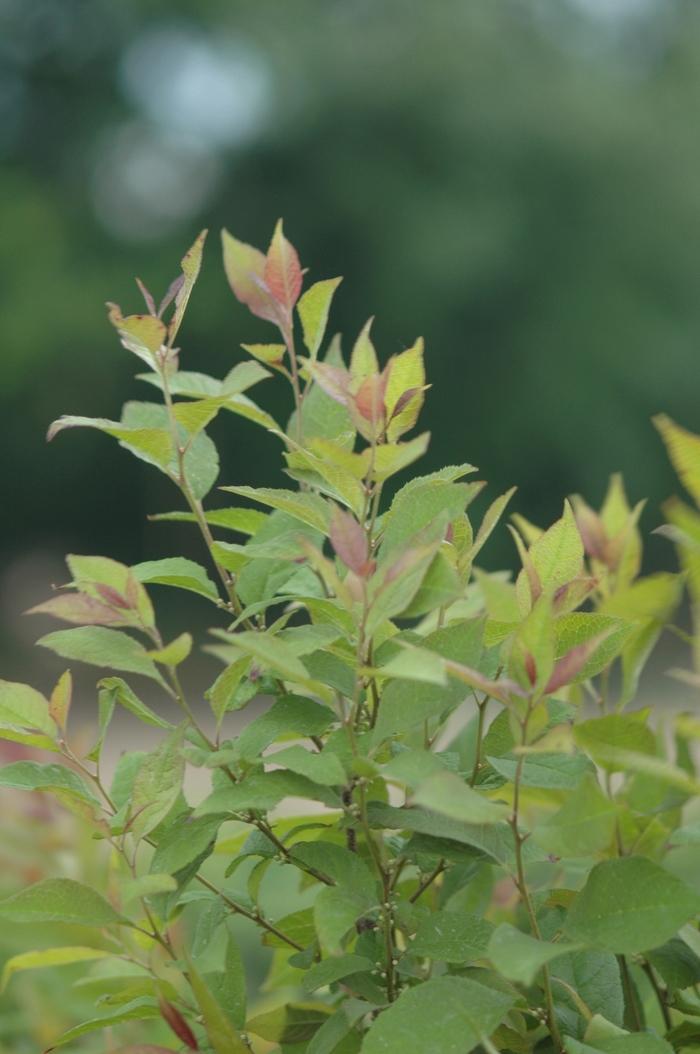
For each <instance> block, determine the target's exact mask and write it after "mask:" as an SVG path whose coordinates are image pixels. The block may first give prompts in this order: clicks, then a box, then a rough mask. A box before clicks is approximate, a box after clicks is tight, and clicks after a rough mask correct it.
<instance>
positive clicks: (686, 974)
mask: <svg viewBox="0 0 700 1054" xmlns="http://www.w3.org/2000/svg"><path fill="white" fill-rule="evenodd" d="M646 958H647V959H648V960H649V962H650V963H651V965H652V966H653V967H654V969H655V970H656V971H657V973H659V974H661V978H662V980H663V981H664V984H665V985H666V986H667V988H668V989H669V991H671V992H682V991H683V989H684V988H690V986H691V985H694V984H698V983H700V956H698V955H697V954H696V952H694V951H693V949H692V948H689V947H688V945H687V944H686V943H685V941H683V940H682V939H681V938H680V937H672V938H671V940H670V941H667V942H666V944H662V945H661V947H659V948H654V949H653V950H652V951H650V952H648V953H647V956H646Z"/></svg>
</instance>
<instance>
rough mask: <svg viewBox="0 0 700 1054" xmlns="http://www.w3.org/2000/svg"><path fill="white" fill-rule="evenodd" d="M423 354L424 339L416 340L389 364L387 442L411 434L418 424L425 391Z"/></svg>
mask: <svg viewBox="0 0 700 1054" xmlns="http://www.w3.org/2000/svg"><path fill="white" fill-rule="evenodd" d="M423 350H424V349H423V338H422V337H419V338H418V340H417V341H416V342H415V344H414V345H413V347H412V348H408V349H407V350H406V351H402V352H401V353H400V354H399V355H396V356H395V358H393V359H392V360H391V363H390V367H389V378H388V381H387V386H386V395H385V405H386V412H387V419H388V421H389V424H388V425H387V430H386V434H387V439H388V440H389V441H390V442H393V441H394V440H396V439H398V438H399V436H402V435H403V434H404V432H410V430H411V429H412V428H413V426H414V425H415V423H416V421H417V420H418V415H419V414H420V411H421V407H422V405H423V399H424V395H423V393H424V390H425V367H424V365H423Z"/></svg>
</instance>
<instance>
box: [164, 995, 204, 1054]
mask: <svg viewBox="0 0 700 1054" xmlns="http://www.w3.org/2000/svg"><path fill="white" fill-rule="evenodd" d="M158 1006H159V1007H160V1012H161V1015H162V1017H163V1020H164V1021H165V1022H166V1023H167V1024H168V1025H169V1026H170V1028H171V1029H172V1030H173V1032H174V1033H175V1035H176V1036H177V1038H178V1039H181V1040H182V1042H183V1043H184V1044H185V1046H186V1047H187V1048H188V1049H189V1050H199V1044H198V1043H197V1039H196V1037H195V1034H194V1032H193V1031H192V1029H191V1028H190V1026H189V1025H188V1024H187V1022H186V1021H185V1019H184V1017H183V1016H182V1014H181V1013H180V1011H179V1010H178V1009H177V1007H175V1006H173V1004H172V1003H169V1002H168V1000H167V999H165V998H164V997H163V996H160V997H159V999H158Z"/></svg>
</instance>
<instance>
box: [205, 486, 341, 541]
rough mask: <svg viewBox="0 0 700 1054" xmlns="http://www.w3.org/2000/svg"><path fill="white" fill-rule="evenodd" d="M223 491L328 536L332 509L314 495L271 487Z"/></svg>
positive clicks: (235, 488) (223, 488) (231, 488)
mask: <svg viewBox="0 0 700 1054" xmlns="http://www.w3.org/2000/svg"><path fill="white" fill-rule="evenodd" d="M221 489H222V490H227V491H230V492H231V493H232V494H239V495H240V496H241V497H243V498H250V499H251V500H252V501H257V502H259V503H260V504H261V505H268V506H269V507H270V508H272V509H279V510H280V511H281V512H286V513H287V515H288V516H292V517H294V519H297V520H301V522H302V523H306V524H308V525H309V527H313V528H315V529H316V530H317V531H320V532H321V533H322V534H328V524H329V521H330V508H329V506H328V505H327V503H326V502H325V501H324V500H323V499H322V498H319V497H318V496H317V495H314V494H303V493H300V492H297V491H293V490H274V489H272V488H271V487H222V488H221Z"/></svg>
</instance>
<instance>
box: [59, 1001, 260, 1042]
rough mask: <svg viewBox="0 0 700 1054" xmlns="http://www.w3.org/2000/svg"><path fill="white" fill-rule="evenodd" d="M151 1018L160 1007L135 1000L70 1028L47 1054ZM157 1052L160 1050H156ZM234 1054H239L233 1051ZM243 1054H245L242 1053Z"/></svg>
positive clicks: (158, 1014) (156, 1013)
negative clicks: (110, 1029)
mask: <svg viewBox="0 0 700 1054" xmlns="http://www.w3.org/2000/svg"><path fill="white" fill-rule="evenodd" d="M149 1018H160V1010H159V1009H158V1007H157V1006H155V1005H154V1004H153V1002H152V1001H151V1000H150V999H135V1000H134V1001H133V1002H132V1003H129V1004H128V1005H127V1006H124V1007H121V1008H120V1009H119V1010H115V1011H113V1012H112V1013H111V1014H104V1015H103V1016H102V1017H95V1018H92V1019H91V1020H90V1021H83V1023H82V1024H81V1025H76V1026H75V1028H69V1029H68V1031H67V1032H64V1033H63V1035H62V1036H60V1037H59V1038H58V1039H57V1040H55V1041H54V1043H53V1044H52V1046H50V1047H49V1048H48V1050H47V1051H46V1054H50V1051H52V1050H55V1049H56V1048H57V1047H63V1046H65V1045H66V1043H72V1042H73V1040H74V1039H78V1038H79V1037H80V1036H85V1035H87V1034H88V1033H89V1032H99V1031H101V1030H102V1029H103V1028H111V1027H112V1026H113V1025H120V1024H122V1022H124V1021H146V1020H147V1019H149ZM135 1049H136V1051H137V1052H138V1049H139V1048H138V1047H136V1048H135ZM244 1049H245V1048H244ZM157 1050H158V1048H156V1051H157ZM127 1051H128V1048H127ZM145 1052H146V1054H150V1052H149V1050H148V1047H146V1048H145ZM232 1054H238V1052H234V1051H232ZM241 1054H243V1052H242V1051H241Z"/></svg>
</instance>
